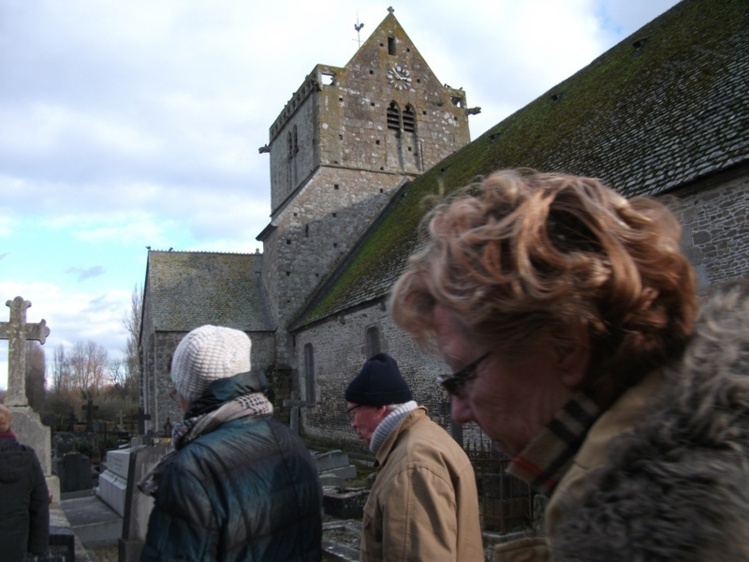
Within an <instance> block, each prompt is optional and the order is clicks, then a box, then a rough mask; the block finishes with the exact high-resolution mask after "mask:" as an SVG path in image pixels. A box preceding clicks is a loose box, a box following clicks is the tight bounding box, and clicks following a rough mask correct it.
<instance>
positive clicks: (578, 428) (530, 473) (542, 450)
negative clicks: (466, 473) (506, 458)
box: [507, 392, 601, 496]
mask: <svg viewBox="0 0 749 562" xmlns="http://www.w3.org/2000/svg"><path fill="white" fill-rule="evenodd" d="M600 415H601V408H600V407H599V406H598V405H597V404H596V403H595V402H594V401H593V400H592V399H591V398H590V396H589V395H587V394H586V393H585V392H580V393H578V394H577V395H576V396H575V397H573V398H572V399H571V400H570V401H569V402H567V404H566V405H565V406H564V408H562V410H561V411H560V412H559V413H558V414H557V415H556V416H555V417H554V419H553V420H551V421H550V422H549V423H548V424H547V425H546V427H544V429H542V430H541V432H540V433H539V434H538V435H536V436H535V437H534V438H533V439H532V440H531V442H530V443H529V444H528V445H527V446H526V447H525V449H523V450H522V451H521V452H520V454H519V455H518V456H517V457H515V458H514V459H513V461H512V463H511V464H510V467H509V468H508V470H507V472H509V473H510V474H512V475H513V476H517V477H518V478H520V479H521V480H523V481H525V482H527V483H528V484H530V486H531V487H533V488H534V489H535V490H536V491H538V492H541V493H543V494H546V495H547V496H548V495H551V493H552V492H553V491H554V488H555V487H556V485H557V484H558V483H559V480H560V479H561V478H562V476H564V474H565V473H566V472H567V470H568V469H569V467H570V465H571V464H572V460H573V459H574V457H575V454H577V451H578V450H579V449H580V447H581V446H582V444H583V441H585V437H586V436H587V435H588V430H589V429H590V428H591V426H592V425H593V423H594V422H595V421H596V420H597V419H598V416H600Z"/></svg>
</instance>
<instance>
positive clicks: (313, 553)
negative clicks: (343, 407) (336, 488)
mask: <svg viewBox="0 0 749 562" xmlns="http://www.w3.org/2000/svg"><path fill="white" fill-rule="evenodd" d="M252 391H253V390H252V388H251V387H250V386H249V379H248V378H246V377H243V376H242V375H237V376H236V377H232V378H230V379H224V380H220V381H216V382H214V383H213V384H212V385H211V386H210V387H209V388H208V389H207V390H206V393H205V394H204V395H203V396H202V397H201V398H200V399H199V400H198V401H196V402H194V403H193V404H191V406H190V409H189V410H188V411H187V413H186V415H185V417H186V418H188V417H193V416H196V415H199V414H201V413H206V412H209V411H211V410H213V409H216V408H217V407H218V406H220V405H221V404H223V403H224V402H226V401H228V400H231V399H234V398H236V397H238V396H241V395H243V394H247V393H249V392H252ZM321 541H322V491H321V488H320V482H319V479H318V476H317V468H316V465H315V462H314V460H313V459H312V456H311V455H310V453H309V451H308V450H307V448H306V447H305V445H304V443H303V442H302V441H301V439H299V438H298V437H297V436H296V435H294V434H293V433H292V432H291V430H290V429H289V428H288V427H287V426H285V425H283V424H282V423H280V422H278V421H277V420H275V419H274V418H273V417H272V416H261V417H246V418H241V419H237V420H233V421H230V422H227V423H225V424H223V425H221V426H220V427H218V428H217V429H215V430H213V431H211V432H210V433H207V434H205V435H202V436H200V437H199V438H198V439H196V440H195V441H193V442H191V443H190V444H188V445H187V446H186V447H185V448H183V449H181V450H180V451H179V452H178V453H177V455H176V456H175V457H174V459H173V460H172V462H171V463H169V465H167V467H166V469H165V470H164V473H163V475H162V477H161V481H160V484H159V488H158V490H157V492H156V495H155V504H154V509H153V511H152V513H151V517H150V519H149V523H148V535H147V538H146V544H145V547H144V550H143V555H142V560H159V561H161V562H165V561H168V560H196V561H197V560H200V561H204V560H221V561H224V560H269V561H270V560H272V561H279V562H280V561H284V560H320V559H321V555H322V554H321V552H322V551H321Z"/></svg>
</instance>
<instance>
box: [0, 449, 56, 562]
mask: <svg viewBox="0 0 749 562" xmlns="http://www.w3.org/2000/svg"><path fill="white" fill-rule="evenodd" d="M5 435H7V434H5ZM48 540H49V495H48V492H47V482H46V480H45V478H44V473H43V472H42V467H41V466H40V465H39V459H38V458H37V456H36V453H35V452H34V449H32V448H31V447H27V446H25V445H21V444H20V443H18V442H17V441H16V440H15V439H14V438H13V437H2V438H0V561H2V562H5V561H6V560H7V561H11V560H12V561H14V562H15V561H17V560H24V559H25V558H26V553H27V552H32V553H43V552H44V551H45V550H47V542H48Z"/></svg>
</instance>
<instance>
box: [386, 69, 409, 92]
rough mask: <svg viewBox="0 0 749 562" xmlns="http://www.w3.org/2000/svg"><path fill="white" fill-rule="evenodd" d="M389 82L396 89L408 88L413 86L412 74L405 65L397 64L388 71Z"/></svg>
mask: <svg viewBox="0 0 749 562" xmlns="http://www.w3.org/2000/svg"><path fill="white" fill-rule="evenodd" d="M387 77H388V82H390V85H391V86H392V87H393V88H395V89H396V90H406V89H408V88H409V87H410V86H411V75H410V73H409V72H408V69H407V68H406V67H405V66H400V65H398V64H396V65H395V66H394V67H393V68H391V69H390V70H388V72H387Z"/></svg>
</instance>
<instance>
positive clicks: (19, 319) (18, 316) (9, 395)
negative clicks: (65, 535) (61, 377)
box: [0, 297, 60, 502]
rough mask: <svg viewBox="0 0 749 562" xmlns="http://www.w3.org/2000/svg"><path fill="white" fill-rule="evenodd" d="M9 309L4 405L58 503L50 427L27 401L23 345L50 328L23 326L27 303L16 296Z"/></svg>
mask: <svg viewBox="0 0 749 562" xmlns="http://www.w3.org/2000/svg"><path fill="white" fill-rule="evenodd" d="M5 304H6V305H7V306H8V307H9V308H10V322H0V340H8V391H7V392H6V394H5V405H6V406H8V408H9V409H10V411H11V414H12V415H13V433H15V434H16V436H17V437H18V440H19V441H20V442H21V443H23V444H24V445H28V446H30V447H32V448H33V449H34V450H35V451H36V456H37V457H39V464H41V465H42V471H43V472H44V475H45V476H46V478H47V487H48V488H49V491H50V493H51V494H52V497H53V499H54V501H56V502H59V501H60V482H59V480H58V479H57V477H56V476H52V447H51V442H50V441H51V440H50V430H49V428H48V427H47V426H46V425H44V424H42V422H41V420H40V419H39V414H37V413H36V412H35V411H34V410H33V409H32V408H31V407H30V406H29V401H28V400H27V399H26V342H27V341H29V340H36V341H38V342H40V343H41V344H42V345H43V344H44V342H45V341H46V340H47V336H48V335H49V328H47V322H46V321H44V320H42V321H41V322H39V323H37V324H27V323H26V309H27V308H29V307H30V306H31V303H30V302H29V301H25V300H23V299H22V298H21V297H16V298H14V299H13V300H12V301H7V302H6V303H5Z"/></svg>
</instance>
